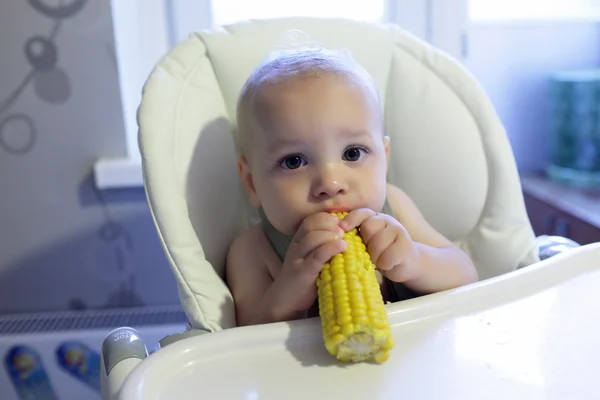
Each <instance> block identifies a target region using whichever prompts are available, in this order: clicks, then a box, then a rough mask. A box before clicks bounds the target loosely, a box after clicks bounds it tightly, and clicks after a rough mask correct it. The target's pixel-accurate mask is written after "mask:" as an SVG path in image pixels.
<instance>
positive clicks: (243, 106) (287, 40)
mask: <svg viewBox="0 0 600 400" xmlns="http://www.w3.org/2000/svg"><path fill="white" fill-rule="evenodd" d="M320 74H324V75H334V76H343V77H346V78H349V79H351V80H352V81H354V82H356V83H358V84H359V85H361V86H363V88H364V89H366V91H367V92H368V93H369V94H370V95H371V96H372V97H373V99H374V101H376V102H377V103H378V104H379V103H380V97H379V93H378V92H377V89H376V87H375V84H374V81H373V79H372V77H371V76H370V75H369V73H368V72H367V71H366V70H365V69H364V68H363V67H362V66H360V65H359V64H358V63H357V62H356V61H355V60H354V59H353V58H352V56H351V54H350V52H349V51H347V50H327V49H325V48H324V47H323V46H322V45H321V44H320V43H318V42H315V41H313V40H311V39H310V38H308V35H306V34H305V33H304V32H301V31H297V30H292V31H287V32H286V33H285V34H284V38H283V40H282V41H280V43H279V44H278V45H277V46H276V47H275V49H274V51H273V52H271V53H270V54H269V55H268V56H267V58H266V59H265V60H264V61H263V62H262V63H261V64H260V65H259V66H258V67H257V68H256V69H255V70H254V71H252V73H251V74H250V76H249V77H248V79H247V80H246V83H245V84H244V86H243V87H242V90H241V93H240V95H239V97H238V103H237V131H238V141H239V148H240V151H241V152H242V153H243V152H244V149H245V148H246V146H247V140H248V138H249V136H250V134H251V133H252V132H255V131H257V130H260V129H261V127H260V124H259V121H258V120H257V118H255V108H254V100H255V99H256V97H257V95H259V94H260V93H261V91H262V90H263V89H264V88H266V87H268V86H272V85H276V84H279V83H282V82H288V81H291V80H294V79H299V78H305V77H309V76H319V75H320Z"/></svg>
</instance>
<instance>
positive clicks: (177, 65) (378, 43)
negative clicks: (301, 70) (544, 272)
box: [102, 18, 577, 399]
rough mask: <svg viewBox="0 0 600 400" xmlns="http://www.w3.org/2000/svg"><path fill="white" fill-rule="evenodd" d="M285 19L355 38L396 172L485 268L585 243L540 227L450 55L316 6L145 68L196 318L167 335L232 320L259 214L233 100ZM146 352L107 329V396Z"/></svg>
mask: <svg viewBox="0 0 600 400" xmlns="http://www.w3.org/2000/svg"><path fill="white" fill-rule="evenodd" d="M288 29H299V30H301V31H303V32H306V33H307V34H308V35H309V36H310V37H311V38H313V39H314V40H316V41H318V42H320V43H322V44H323V45H324V47H325V48H328V49H348V50H349V51H350V52H351V54H352V56H353V57H354V58H355V60H356V61H358V62H359V63H360V64H361V65H362V66H363V67H364V68H365V69H366V70H367V71H368V72H369V73H370V74H371V75H372V77H373V79H374V81H375V83H376V86H377V89H378V90H379V93H380V94H381V99H382V107H383V110H384V115H385V123H386V133H387V135H389V136H390V138H391V142H390V146H391V158H390V165H389V174H388V180H389V182H391V183H394V184H396V185H398V186H400V187H401V188H402V189H403V190H404V191H406V192H407V193H408V194H409V195H410V196H411V198H412V199H413V200H414V201H415V202H416V204H417V205H418V206H419V208H420V209H421V211H422V212H423V214H424V216H425V217H426V219H427V220H428V221H429V222H430V223H431V224H432V225H433V226H434V227H435V228H437V229H438V230H439V231H440V232H441V233H442V234H444V235H445V236H446V237H448V238H449V239H451V240H452V241H453V242H454V243H455V244H456V245H458V246H459V247H460V248H461V249H463V250H465V251H466V252H467V253H468V254H469V255H470V256H471V258H472V260H473V261H474V263H475V265H476V267H477V271H478V274H479V277H480V280H485V279H488V278H493V277H496V276H499V275H502V274H505V273H508V272H511V271H515V270H517V269H518V268H521V267H525V266H529V265H532V264H534V263H537V262H539V261H540V259H541V258H546V257H548V256H549V255H553V254H555V253H557V252H560V251H562V250H563V249H566V248H571V247H575V246H577V244H576V243H573V242H570V241H568V240H565V239H561V238H536V237H535V235H534V233H533V231H532V228H531V225H530V222H529V219H528V216H527V213H526V210H525V206H524V201H523V196H522V192H521V186H520V181H519V175H518V172H517V168H516V164H515V160H514V157H513V153H512V151H511V147H510V144H509V141H508V138H507V135H506V133H505V131H504V128H503V126H502V123H501V122H500V120H499V118H498V116H497V114H496V112H495V110H494V107H493V106H492V104H491V102H490V100H489V99H488V97H487V96H486V94H485V93H484V92H483V90H482V89H481V87H480V86H479V85H478V83H477V82H476V80H475V79H474V78H473V77H472V76H471V75H470V74H469V73H468V72H467V71H466V70H465V68H464V67H462V66H461V65H460V64H459V63H458V62H457V61H455V60H453V59H452V58H451V57H449V56H448V55H446V54H444V53H443V52H441V51H439V50H437V49H435V48H433V47H432V46H430V45H429V44H427V43H426V42H424V41H422V40H420V39H418V38H417V37H415V36H413V35H411V34H410V33H408V32H406V31H404V30H403V29H401V28H400V27H398V26H395V25H382V24H372V23H362V22H355V21H349V20H342V19H314V18H283V19H273V20H251V21H246V22H241V23H236V24H233V25H229V26H226V27H224V28H221V29H213V30H209V31H204V32H199V33H195V34H193V35H191V36H190V37H189V38H188V39H187V40H185V41H183V42H181V43H179V44H178V45H177V46H176V47H175V48H173V49H172V50H171V51H170V52H169V53H168V54H167V55H166V56H165V57H163V58H162V59H161V60H160V61H159V62H158V64H157V66H156V68H155V69H154V70H153V71H152V73H151V75H150V77H149V78H148V80H147V82H146V84H145V87H144V90H143V99H142V102H141V105H140V107H139V110H138V123H139V144H140V149H141V154H142V163H143V172H144V181H145V190H146V193H147V198H148V201H149V205H150V209H151V212H152V216H153V218H154V221H155V224H156V229H157V232H158V234H159V236H160V239H161V241H162V244H163V248H164V251H165V253H166V255H167V258H168V260H169V263H170V265H171V268H172V270H173V274H174V275H175V278H176V280H177V285H178V291H179V297H180V299H181V305H182V307H183V309H184V310H185V313H186V315H187V317H188V319H189V326H190V330H189V331H187V332H184V333H182V334H181V335H180V336H177V335H176V336H175V337H171V338H166V339H165V341H164V342H163V343H162V344H163V345H165V344H166V343H169V342H172V341H175V340H178V339H180V338H181V337H186V336H190V335H197V334H200V333H213V332H219V331H221V330H225V329H229V328H233V327H235V313H234V304H233V300H232V296H231V293H230V292H229V290H228V289H227V286H226V283H225V282H224V279H223V277H224V260H225V255H226V252H227V248H228V245H229V244H230V242H231V241H232V239H233V238H234V237H235V236H236V234H238V233H239V232H240V231H241V230H242V229H244V228H246V227H248V226H249V225H250V224H253V223H256V222H257V221H258V216H257V213H256V212H255V210H253V209H251V207H250V206H249V204H248V202H247V201H246V198H245V195H244V193H243V190H242V187H241V185H240V183H239V182H238V179H239V178H238V176H237V172H236V165H235V157H236V151H237V150H236V143H235V140H234V132H235V124H236V120H235V106H236V100H237V96H238V94H239V92H240V89H241V87H242V85H243V84H244V81H245V80H246V78H247V77H248V76H249V74H250V72H251V70H252V69H253V68H254V67H256V66H257V65H258V64H259V63H260V62H261V60H262V59H264V58H265V57H266V56H267V54H268V53H269V52H270V51H271V50H272V49H273V48H274V46H276V44H277V42H278V40H279V39H280V37H281V36H282V34H283V33H284V32H285V31H286V30H288ZM541 242H544V243H543V244H541ZM541 247H543V248H544V251H545V254H546V255H544V256H543V257H541V258H540V248H541ZM557 249H558V250H557ZM119 338H121V339H122V338H126V339H127V340H126V341H125V342H126V343H125V345H123V343H122V341H121V342H120V341H119ZM114 343H117V344H118V346H121V347H120V348H117V349H115V348H114ZM122 346H125V347H122ZM131 346H133V347H134V349H133V350H132V349H131ZM136 346H137V347H136ZM161 351H162V350H159V351H158V352H159V353H160V352H161ZM145 356H146V354H145V348H144V345H143V343H140V341H139V339H136V337H135V332H134V331H132V330H128V329H126V328H123V329H121V330H117V331H115V332H113V333H111V335H109V337H108V338H107V340H106V341H105V346H104V349H103V365H102V369H103V374H104V376H103V396H104V398H107V399H108V398H111V396H113V395H114V394H115V393H116V392H117V391H118V387H119V386H120V384H121V383H122V382H123V380H124V379H125V378H126V376H127V374H128V373H129V371H130V370H131V369H132V368H134V367H135V366H136V365H137V364H138V363H139V362H142V360H143V359H144V358H145ZM107 372H108V373H110V375H113V377H112V378H110V377H107V375H108V374H107ZM111 379H112V381H111ZM200 390H201V389H200Z"/></svg>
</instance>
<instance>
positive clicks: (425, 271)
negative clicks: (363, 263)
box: [388, 185, 478, 293]
mask: <svg viewBox="0 0 600 400" xmlns="http://www.w3.org/2000/svg"><path fill="white" fill-rule="evenodd" d="M388 200H389V202H390V205H391V207H392V209H393V211H394V213H395V214H396V219H397V220H398V222H400V223H401V224H402V225H403V226H404V228H405V229H406V231H407V232H408V234H409V235H410V238H411V239H412V241H413V244H414V246H415V247H416V250H417V252H418V254H419V257H418V260H419V264H420V265H419V266H418V267H417V270H418V271H419V273H418V274H416V276H415V277H413V278H411V279H409V280H406V281H404V284H405V285H406V286H407V287H409V288H410V289H412V290H414V291H417V292H420V293H434V292H439V291H442V290H446V289H451V288H455V287H459V286H462V285H466V284H469V283H472V282H475V281H477V279H478V278H477V271H476V269H475V266H474V265H473V262H472V261H471V259H470V258H469V257H468V256H467V254H466V253H465V252H463V251H462V250H460V249H459V248H457V247H456V246H454V245H453V244H452V242H450V240H448V239H447V238H446V237H444V236H443V235H442V234H441V233H439V232H438V231H436V230H435V229H434V228H433V227H432V226H431V225H429V223H427V221H426V220H425V218H424V217H423V215H422V214H421V212H420V211H419V209H418V208H417V206H416V205H415V204H414V202H413V201H412V200H411V199H410V198H409V197H408V196H407V195H406V194H405V193H404V192H403V191H402V190H400V189H399V188H397V187H395V186H393V185H388ZM390 272H391V273H392V276H388V277H389V278H390V279H392V280H394V279H393V278H394V277H393V271H390Z"/></svg>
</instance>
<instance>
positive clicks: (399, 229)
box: [340, 208, 419, 282]
mask: <svg viewBox="0 0 600 400" xmlns="http://www.w3.org/2000/svg"><path fill="white" fill-rule="evenodd" d="M340 226H341V227H342V229H344V230H345V231H350V230H352V229H354V228H356V227H360V235H361V237H362V239H363V241H364V242H365V245H366V246H367V251H368V252H369V254H370V255H371V260H372V261H373V263H374V264H375V266H376V267H377V269H379V270H380V271H381V273H382V274H383V275H384V276H385V277H387V278H388V279H390V280H392V281H395V282H405V281H408V280H410V279H413V278H415V277H416V276H417V275H418V273H419V252H418V251H417V248H416V247H415V245H414V243H413V241H412V239H411V238H410V235H409V234H408V232H407V231H406V229H405V228H404V226H402V224H400V222H398V221H397V220H396V219H395V218H393V217H391V216H389V215H387V214H378V213H376V212H374V211H373V210H370V209H367V208H361V209H357V210H354V211H352V212H350V213H348V215H346V217H345V218H344V219H343V220H342V221H341V223H340Z"/></svg>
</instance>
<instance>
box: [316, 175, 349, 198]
mask: <svg viewBox="0 0 600 400" xmlns="http://www.w3.org/2000/svg"><path fill="white" fill-rule="evenodd" d="M347 185H348V184H347V180H346V179H345V178H344V177H343V174H342V173H340V172H339V171H336V170H335V169H334V168H331V167H329V168H323V169H322V170H321V171H320V172H319V176H318V179H317V181H316V182H315V187H314V189H315V190H314V196H315V197H316V198H328V197H335V196H338V195H340V194H344V193H346V192H347V190H348V186H347Z"/></svg>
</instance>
